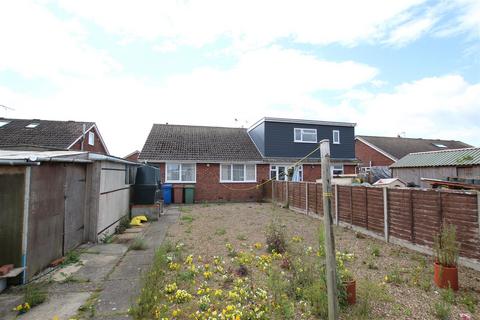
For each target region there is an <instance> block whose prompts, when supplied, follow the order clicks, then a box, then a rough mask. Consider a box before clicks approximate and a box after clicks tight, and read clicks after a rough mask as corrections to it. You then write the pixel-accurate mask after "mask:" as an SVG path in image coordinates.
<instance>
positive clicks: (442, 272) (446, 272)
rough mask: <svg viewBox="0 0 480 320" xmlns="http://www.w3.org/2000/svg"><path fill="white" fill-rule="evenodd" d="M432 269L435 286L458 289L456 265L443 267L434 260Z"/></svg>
mask: <svg viewBox="0 0 480 320" xmlns="http://www.w3.org/2000/svg"><path fill="white" fill-rule="evenodd" d="M433 271H434V272H433V280H434V281H435V284H436V285H437V287H439V288H442V289H447V288H452V290H453V291H458V269H457V267H444V266H442V265H441V264H439V263H437V262H434V264H433Z"/></svg>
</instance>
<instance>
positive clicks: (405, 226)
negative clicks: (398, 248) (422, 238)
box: [388, 189, 412, 240]
mask: <svg viewBox="0 0 480 320" xmlns="http://www.w3.org/2000/svg"><path fill="white" fill-rule="evenodd" d="M409 208H410V197H409V190H404V189H391V190H389V193H388V215H389V222H390V236H392V237H396V238H399V239H403V240H411V239H412V217H411V214H410V210H409Z"/></svg>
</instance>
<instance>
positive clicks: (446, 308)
mask: <svg viewBox="0 0 480 320" xmlns="http://www.w3.org/2000/svg"><path fill="white" fill-rule="evenodd" d="M433 312H434V314H435V317H436V318H437V319H440V320H448V319H450V315H451V313H452V307H451V306H450V304H448V303H445V301H439V302H436V303H435V304H434V306H433Z"/></svg>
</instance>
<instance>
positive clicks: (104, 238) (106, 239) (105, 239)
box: [99, 231, 115, 244]
mask: <svg viewBox="0 0 480 320" xmlns="http://www.w3.org/2000/svg"><path fill="white" fill-rule="evenodd" d="M114 237H115V233H110V232H108V231H107V232H105V233H103V234H102V235H101V236H100V239H99V240H100V243H104V244H107V243H112V242H113V238H114Z"/></svg>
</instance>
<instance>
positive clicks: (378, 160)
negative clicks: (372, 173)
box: [355, 140, 394, 167]
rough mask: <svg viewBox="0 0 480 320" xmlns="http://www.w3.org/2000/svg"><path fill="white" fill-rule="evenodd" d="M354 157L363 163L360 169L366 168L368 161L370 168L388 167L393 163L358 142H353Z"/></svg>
mask: <svg viewBox="0 0 480 320" xmlns="http://www.w3.org/2000/svg"><path fill="white" fill-rule="evenodd" d="M355 156H356V157H357V159H359V160H360V161H361V162H362V163H363V165H361V166H362V167H368V166H369V163H370V161H372V166H389V165H391V164H393V163H394V161H393V160H392V159H390V158H389V157H387V156H385V155H383V154H382V153H380V152H378V151H377V150H375V149H373V148H372V147H369V146H368V145H366V144H365V143H363V142H361V141H359V140H355Z"/></svg>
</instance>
